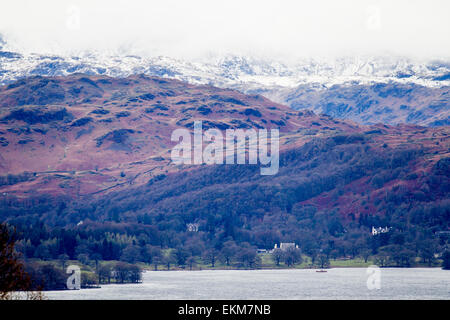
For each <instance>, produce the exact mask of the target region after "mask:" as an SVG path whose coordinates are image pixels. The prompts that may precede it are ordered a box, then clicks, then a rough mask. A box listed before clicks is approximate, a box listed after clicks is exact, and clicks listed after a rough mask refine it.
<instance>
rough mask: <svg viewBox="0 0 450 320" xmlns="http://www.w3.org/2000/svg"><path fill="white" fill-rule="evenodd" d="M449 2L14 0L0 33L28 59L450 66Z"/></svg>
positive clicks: (4, 8) (0, 12)
mask: <svg viewBox="0 0 450 320" xmlns="http://www.w3.org/2000/svg"><path fill="white" fill-rule="evenodd" d="M449 16H450V1H448V0H426V1H425V0H420V1H417V0H395V1H392V0H389V1H379V0H339V1H337V0H314V1H313V0H309V1H299V0H293V1H288V0H272V1H267V0H257V1H256V0H222V1H217V0H189V1H187V0H180V1H176V0H155V1H151V0H150V1H149V0H145V1H137V0H126V1H125V0H118V1H115V0H108V1H105V0H96V1H95V0H79V1H77V0H71V1H68V0H40V1H35V0H28V1H27V0H14V1H3V3H2V4H1V5H0V33H1V34H3V36H4V38H6V40H7V41H8V43H9V44H11V45H13V46H15V48H19V49H20V50H22V51H25V52H38V53H55V54H61V53H68V52H71V53H77V52H80V51H85V50H98V51H105V52H110V51H114V52H122V53H127V54H128V53H130V54H141V55H150V56H154V55H167V56H172V57H177V58H199V57H203V56H207V55H214V54H224V53H232V54H252V55H255V56H263V57H267V56H268V57H274V56H276V57H294V58H295V57H305V56H316V55H321V56H345V55H385V54H391V55H402V56H410V57H420V58H449V57H450V40H449V39H450V19H449Z"/></svg>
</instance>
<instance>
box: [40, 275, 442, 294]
mask: <svg viewBox="0 0 450 320" xmlns="http://www.w3.org/2000/svg"><path fill="white" fill-rule="evenodd" d="M380 270H381V283H380V285H381V288H380V289H374V290H369V289H368V287H367V279H368V277H369V275H368V274H366V269H365V268H340V269H329V270H328V272H324V273H319V272H316V271H315V270H295V269H291V270H204V271H147V272H145V273H144V274H143V283H140V284H123V285H118V284H111V285H103V286H102V287H101V288H100V289H82V290H77V291H69V290H66V291H49V292H46V293H45V294H46V296H47V297H48V298H49V299H447V300H449V299H450V271H445V270H441V269H437V268H433V269H426V268H423V269H422V268H414V269H395V268H393V269H380Z"/></svg>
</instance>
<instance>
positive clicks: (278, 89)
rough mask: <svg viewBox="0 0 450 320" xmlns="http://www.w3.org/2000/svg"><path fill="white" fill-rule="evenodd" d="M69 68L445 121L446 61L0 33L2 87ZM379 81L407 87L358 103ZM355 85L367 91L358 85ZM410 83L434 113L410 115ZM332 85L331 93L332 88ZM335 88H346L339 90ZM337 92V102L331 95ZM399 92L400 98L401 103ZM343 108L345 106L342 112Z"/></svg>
mask: <svg viewBox="0 0 450 320" xmlns="http://www.w3.org/2000/svg"><path fill="white" fill-rule="evenodd" d="M73 73H85V74H88V75H96V74H98V75H108V76H112V77H125V76H129V75H133V74H146V75H152V76H159V77H168V78H174V79H178V80H182V81H186V82H189V83H192V84H208V85H214V86H218V87H225V88H234V89H237V90H240V91H242V92H245V93H259V94H262V95H264V96H266V97H268V98H269V99H272V100H274V101H276V102H279V103H284V104H288V105H290V106H291V107H293V108H294V109H302V108H308V109H313V110H315V111H316V112H318V113H322V112H323V113H328V114H331V115H333V116H334V117H338V118H349V119H352V120H356V121H358V122H362V123H375V122H380V121H383V122H387V123H391V124H395V123H399V122H410V123H418V124H424V125H430V124H434V125H442V124H446V123H448V122H449V109H450V108H449V98H448V88H449V86H450V62H448V61H445V60H440V61H438V60H435V61H418V60H413V59H408V58H403V57H390V56H389V57H387V56H384V57H343V58H337V59H325V58H317V57H315V58H303V59H298V60H296V61H294V62H282V61H277V60H275V59H261V58H254V57H243V56H233V55H225V56H215V57H209V58H205V59H203V60H197V61H186V60H180V59H174V58H170V57H165V56H158V57H143V56H136V55H126V54H117V53H105V52H84V53H82V54H78V55H64V56H62V55H43V54H36V53H23V52H17V50H15V49H14V48H13V47H10V46H9V45H8V44H7V43H6V42H5V41H4V40H2V38H1V37H0V85H3V84H8V83H11V82H13V81H15V80H17V79H20V78H23V77H29V76H36V75H41V76H58V75H68V74H73ZM380 84H381V85H382V86H387V87H390V86H394V87H396V88H398V87H399V86H400V87H402V88H403V87H404V86H406V87H408V88H410V90H396V89H389V88H388V89H386V90H384V91H383V92H384V93H381V97H380V96H378V94H371V95H370V97H371V99H370V100H371V106H374V108H372V107H371V106H369V107H368V108H361V105H360V104H361V96H358V95H360V94H361V91H371V92H372V91H374V89H373V87H374V86H375V88H376V86H379V85H380ZM361 86H363V87H364V88H365V89H364V88H363V89H361ZM411 86H412V87H414V88H420V92H421V93H420V95H421V97H423V96H424V97H426V98H425V99H420V98H419V99H418V100H417V99H415V100H414V101H419V102H420V105H419V107H420V108H422V107H428V106H430V105H431V106H435V105H439V112H438V113H435V112H434V111H435V109H433V108H431V109H430V110H429V112H421V114H419V115H417V114H416V116H414V115H413V116H410V113H414V112H417V111H420V110H416V109H417V106H416V105H415V104H414V103H409V102H408V100H411V95H410V91H411V90H415V89H411V88H412V87H411ZM349 88H357V89H356V90H351V89H349ZM330 89H331V90H332V91H333V92H334V93H333V94H330V92H331V91H330ZM341 91H345V92H346V94H345V95H344V96H342V95H340V94H339V92H341ZM349 91H351V93H349ZM375 91H376V90H375ZM393 91H395V94H396V95H397V100H396V101H395V103H394V104H393V105H391V104H392V99H390V97H391V95H389V93H388V94H387V96H386V97H383V95H385V94H386V92H393ZM437 91H439V92H438V93H437ZM336 92H338V93H337V95H338V96H339V99H338V100H339V101H337V100H336V99H335V98H336ZM430 92H432V93H430ZM363 97H364V95H363ZM398 98H400V99H403V100H405V101H399V100H398ZM416 98H417V97H416ZM333 106H336V107H333ZM405 106H406V107H405ZM375 107H376V108H375ZM385 107H387V109H384V108H385ZM343 108H344V109H345V111H342V109H343ZM400 108H403V109H401V110H402V112H400V113H401V115H397V113H398V112H397V109H398V110H400ZM383 110H384V111H383ZM385 111H387V113H388V114H387V115H386V113H385Z"/></svg>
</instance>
